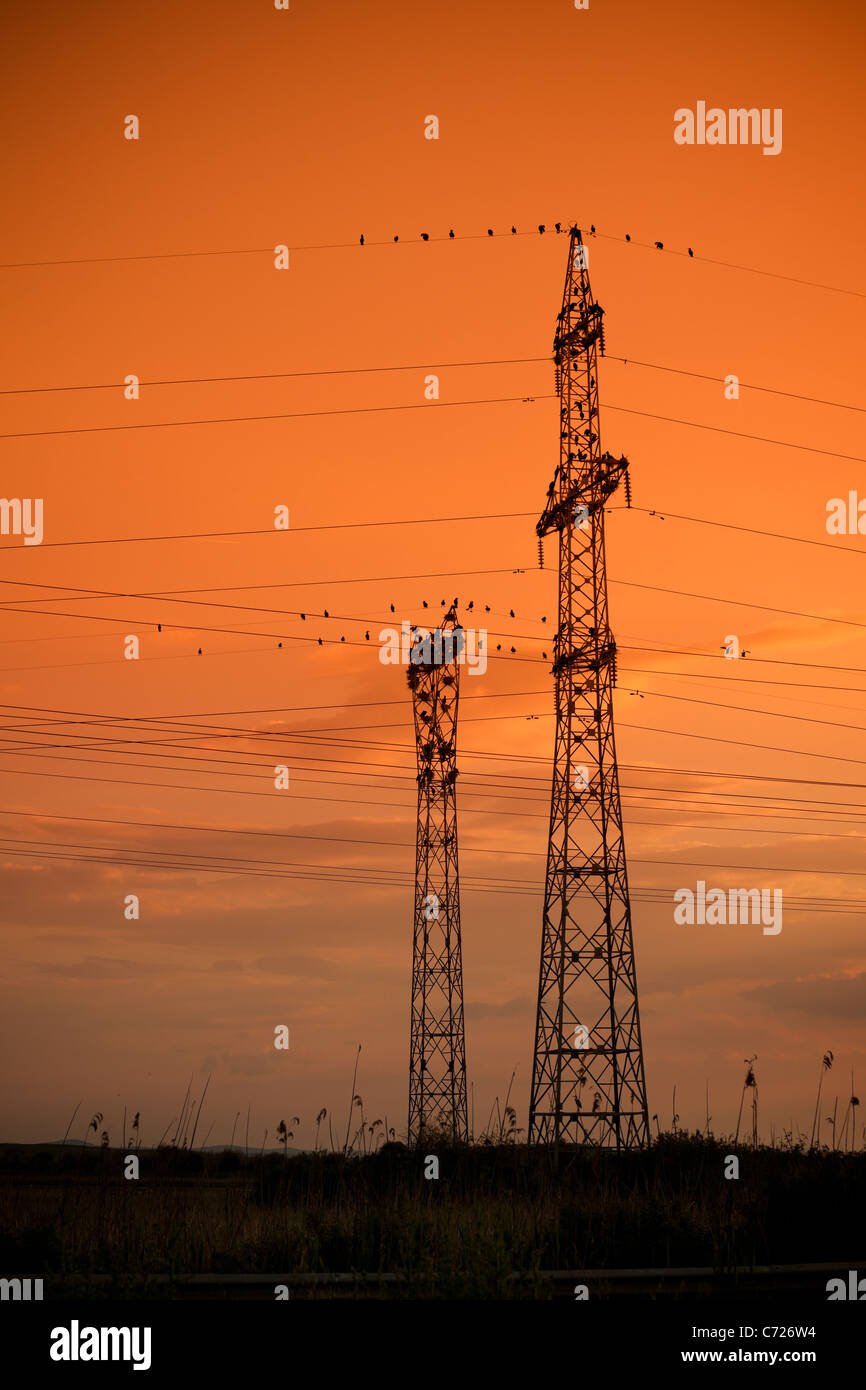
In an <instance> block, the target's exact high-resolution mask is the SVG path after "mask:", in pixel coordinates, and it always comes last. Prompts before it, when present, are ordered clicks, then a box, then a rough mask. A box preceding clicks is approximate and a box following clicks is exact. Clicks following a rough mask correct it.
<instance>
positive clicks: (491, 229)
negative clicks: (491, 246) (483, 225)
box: [487, 227, 493, 236]
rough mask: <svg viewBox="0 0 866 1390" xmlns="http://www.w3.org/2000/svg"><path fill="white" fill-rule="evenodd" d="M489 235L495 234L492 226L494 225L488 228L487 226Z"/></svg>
mask: <svg viewBox="0 0 866 1390" xmlns="http://www.w3.org/2000/svg"><path fill="white" fill-rule="evenodd" d="M487 235H488V236H493V228H492V227H488V228H487Z"/></svg>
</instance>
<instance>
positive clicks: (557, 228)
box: [553, 222, 562, 232]
mask: <svg viewBox="0 0 866 1390" xmlns="http://www.w3.org/2000/svg"><path fill="white" fill-rule="evenodd" d="M553 225H554V226H555V227H556V230H557V231H558V232H561V231H562V223H561V222H554V224H553Z"/></svg>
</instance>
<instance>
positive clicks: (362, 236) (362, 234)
mask: <svg viewBox="0 0 866 1390" xmlns="http://www.w3.org/2000/svg"><path fill="white" fill-rule="evenodd" d="M361 245H362V246H363V245H364V233H363V232H362V233H361Z"/></svg>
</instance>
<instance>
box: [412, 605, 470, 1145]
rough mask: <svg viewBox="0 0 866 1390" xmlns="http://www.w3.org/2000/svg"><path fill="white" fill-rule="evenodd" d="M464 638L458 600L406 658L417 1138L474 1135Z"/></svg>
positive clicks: (414, 1127)
mask: <svg viewBox="0 0 866 1390" xmlns="http://www.w3.org/2000/svg"><path fill="white" fill-rule="evenodd" d="M463 636H464V634H463V629H462V627H461V626H460V625H459V623H458V622H457V617H456V608H455V605H452V607H451V608H450V609H449V610H448V613H447V614H446V616H445V619H444V621H443V623H442V625H441V627H440V628H439V629H438V630H437V631H436V632H435V633H433V634H432V636H431V637H428V638H427V639H426V640H424V639H423V638H422V639H421V640H420V641H416V642H415V644H414V645H413V646H412V648H411V651H410V655H409V672H408V680H409V688H410V690H411V691H412V702H413V707H414V714H415V742H416V746H417V754H418V829H417V841H416V856H415V928H414V940H413V950H412V1019H411V1027H410V1043H409V1143H410V1144H415V1143H420V1142H421V1140H422V1139H423V1138H424V1137H425V1136H426V1135H430V1136H431V1137H432V1136H433V1135H435V1134H446V1135H447V1136H448V1137H449V1138H452V1139H463V1140H465V1139H467V1138H468V1126H467V1114H466V1042H465V1036H464V1025H463V962H462V955H461V949H460V879H459V875H458V862H457V800H456V782H457V766H456V758H457V702H458V692H459V679H458V675H459V665H458V660H457V658H458V656H459V654H460V652H461V651H462V641H463Z"/></svg>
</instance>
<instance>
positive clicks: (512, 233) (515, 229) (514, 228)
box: [511, 227, 517, 236]
mask: <svg viewBox="0 0 866 1390" xmlns="http://www.w3.org/2000/svg"><path fill="white" fill-rule="evenodd" d="M511 235H512V236H517V228H516V227H512V228H511Z"/></svg>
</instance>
